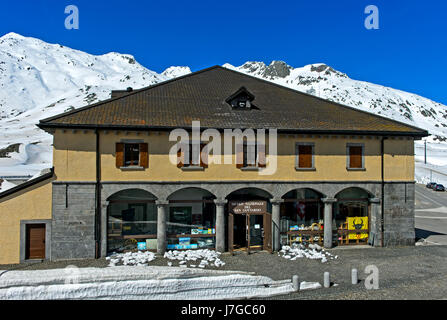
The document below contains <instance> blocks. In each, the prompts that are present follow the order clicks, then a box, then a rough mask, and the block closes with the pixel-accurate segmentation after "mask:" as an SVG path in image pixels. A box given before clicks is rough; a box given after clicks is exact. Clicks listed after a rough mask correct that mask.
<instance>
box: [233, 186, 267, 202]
mask: <svg viewBox="0 0 447 320" xmlns="http://www.w3.org/2000/svg"><path fill="white" fill-rule="evenodd" d="M243 194H246V195H250V194H251V195H252V196H256V195H259V196H261V197H263V198H268V199H272V198H273V197H274V196H273V194H274V193H273V192H270V191H267V190H266V188H260V187H258V186H253V187H251V186H246V187H240V186H239V187H236V188H233V189H232V190H231V191H227V193H226V195H225V199H228V198H229V197H231V196H234V195H243Z"/></svg>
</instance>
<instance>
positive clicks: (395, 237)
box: [384, 183, 415, 247]
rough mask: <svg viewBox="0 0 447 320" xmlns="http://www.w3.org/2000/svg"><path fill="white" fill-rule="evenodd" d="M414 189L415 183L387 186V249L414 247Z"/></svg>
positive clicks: (385, 202)
mask: <svg viewBox="0 0 447 320" xmlns="http://www.w3.org/2000/svg"><path fill="white" fill-rule="evenodd" d="M414 189H415V185H414V183H386V184H385V192H384V194H385V201H384V205H385V208H384V212H385V214H384V222H385V228H384V245H385V247H388V246H411V245H414V242H415V231H414V200H415V198H414Z"/></svg>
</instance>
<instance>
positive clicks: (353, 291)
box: [0, 246, 447, 300]
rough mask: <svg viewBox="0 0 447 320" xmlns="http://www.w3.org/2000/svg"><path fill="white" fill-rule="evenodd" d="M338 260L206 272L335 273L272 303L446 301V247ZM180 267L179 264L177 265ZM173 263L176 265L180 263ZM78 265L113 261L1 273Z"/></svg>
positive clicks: (264, 259)
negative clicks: (373, 273)
mask: <svg viewBox="0 0 447 320" xmlns="http://www.w3.org/2000/svg"><path fill="white" fill-rule="evenodd" d="M330 252H331V253H333V254H335V255H338V259H336V260H329V261H328V262H326V263H321V262H320V261H319V260H309V259H305V258H301V259H297V260H295V261H290V260H287V259H284V258H282V257H279V256H278V255H277V254H276V253H273V254H269V253H266V252H255V253H252V254H250V255H247V254H246V253H237V254H235V255H234V256H231V255H229V254H222V255H221V259H222V260H223V261H224V262H225V263H226V264H225V266H223V267H220V268H216V267H214V266H213V267H207V268H206V269H219V270H237V271H248V272H254V273H256V274H258V275H265V276H268V277H270V278H272V279H274V280H284V279H291V278H292V276H293V275H295V274H297V275H299V277H300V281H316V282H320V283H321V284H323V273H324V272H325V271H328V272H330V275H331V282H333V283H336V284H337V286H333V287H331V288H329V289H318V290H308V291H302V292H298V293H294V294H291V295H287V296H278V297H273V298H272V299H331V300H332V299H447V263H446V262H447V246H416V247H399V248H371V247H367V248H336V249H332V250H330ZM167 262H168V260H167V259H165V258H160V257H158V258H157V259H156V260H154V261H152V262H150V265H158V266H167ZM177 263H178V262H177ZM177 263H176V262H174V263H173V265H174V266H176V265H177ZM371 264H372V265H375V266H377V267H378V269H379V289H378V290H366V289H365V286H364V282H363V281H362V280H364V279H365V277H366V274H365V273H364V270H365V267H366V266H367V265H371ZM68 265H75V266H77V267H100V268H101V267H106V266H107V265H108V261H106V260H105V259H99V260H93V259H91V260H76V261H75V260H72V261H58V262H42V263H33V264H21V265H0V270H13V269H15V270H38V269H54V268H64V267H66V266H68ZM352 268H357V269H358V273H359V279H360V280H361V282H360V283H359V284H358V285H354V286H353V285H351V278H350V277H351V269H352Z"/></svg>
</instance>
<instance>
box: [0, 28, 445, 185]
mask: <svg viewBox="0 0 447 320" xmlns="http://www.w3.org/2000/svg"><path fill="white" fill-rule="evenodd" d="M224 67H226V68H230V69H234V70H237V71H240V72H243V73H247V74H250V75H253V76H256V77H260V78H263V79H266V80H268V81H273V82H275V83H278V84H281V85H284V86H287V87H290V88H292V89H295V90H300V91H303V92H307V93H309V94H313V95H317V96H320V97H322V98H325V99H328V100H332V101H336V102H339V103H342V104H346V105H349V106H352V107H355V108H358V109H361V110H365V111H368V112H372V113H376V114H380V115H383V116H386V117H389V118H392V119H395V120H398V121H402V122H405V123H408V124H410V125H415V126H418V127H420V128H424V129H426V130H428V131H429V132H430V133H431V134H432V136H431V137H429V138H428V141H429V142H430V143H429V149H430V148H432V149H433V148H437V149H439V150H441V151H440V153H439V154H441V155H444V150H445V149H447V148H446V147H445V146H446V145H447V144H445V143H440V144H439V142H441V141H446V139H447V125H446V122H447V121H446V120H447V107H446V106H444V105H442V104H440V103H437V102H434V101H432V100H429V99H426V98H423V97H421V96H418V95H416V94H412V93H407V92H404V91H400V90H396V89H392V88H388V87H384V86H380V85H376V84H372V83H368V82H364V81H358V80H353V79H350V78H349V77H348V75H346V74H344V73H342V72H339V71H336V70H334V69H333V68H331V67H329V66H327V65H325V64H321V63H320V64H312V65H307V66H304V67H302V68H293V67H291V66H289V65H287V64H286V63H285V62H281V61H273V62H272V63H271V64H270V65H266V64H264V63H263V62H247V63H245V64H243V65H242V66H238V67H235V66H232V65H229V64H225V65H224ZM189 72H191V71H190V69H189V68H188V67H170V68H168V69H166V70H165V71H164V72H162V73H160V74H158V73H156V72H154V71H151V70H148V69H146V68H145V67H143V66H141V65H140V64H139V63H138V62H136V61H135V59H134V58H133V57H132V56H131V55H125V54H119V53H108V54H105V55H101V56H94V55H90V54H87V53H84V52H81V51H78V50H74V49H70V48H67V47H64V46H61V45H58V44H48V43H46V42H44V41H41V40H39V39H34V38H27V37H23V36H20V35H18V34H15V33H10V34H7V35H5V36H3V37H1V38H0V88H1V90H0V177H1V176H6V175H28V174H29V175H34V174H36V173H37V172H38V171H40V170H41V169H43V168H45V167H49V166H51V157H52V155H51V144H52V137H51V136H50V135H48V134H46V133H45V132H43V131H42V130H39V129H38V128H37V127H36V126H35V124H36V123H37V122H38V121H39V120H40V119H42V118H46V117H50V116H52V115H55V114H58V113H61V112H64V111H66V110H70V109H72V108H78V107H81V106H85V105H87V104H91V103H94V102H97V101H100V100H104V99H107V98H109V97H110V91H111V90H122V89H126V88H127V87H133V88H135V89H137V88H141V87H145V86H149V85H152V84H154V83H158V82H161V81H165V80H168V79H170V78H174V77H178V76H181V75H184V74H187V73H189ZM11 146H13V147H11ZM7 147H9V148H8V149H7ZM420 147H421V144H420V143H418V144H417V149H416V150H417V154H418V157H417V159H420V151H421V149H420ZM433 150H434V149H433ZM439 150H438V151H439ZM445 155H447V153H445ZM442 157H443V156H441V157H438V158H437V159H438V160H439V159H441V161H438V160H437V161H436V164H437V165H442V166H444V165H446V166H447V162H446V163H445V164H444V162H443V160H442Z"/></svg>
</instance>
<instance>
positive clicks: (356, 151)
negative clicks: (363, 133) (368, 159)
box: [346, 144, 364, 169]
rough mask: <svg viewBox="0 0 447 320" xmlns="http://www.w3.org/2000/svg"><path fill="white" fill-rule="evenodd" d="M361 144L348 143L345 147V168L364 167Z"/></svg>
mask: <svg viewBox="0 0 447 320" xmlns="http://www.w3.org/2000/svg"><path fill="white" fill-rule="evenodd" d="M363 148H364V146H363V145H362V144H348V145H347V147H346V149H347V156H348V158H347V168H348V169H364V156H363V153H364V152H363Z"/></svg>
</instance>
